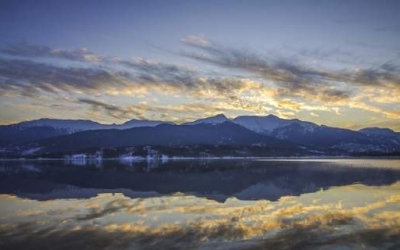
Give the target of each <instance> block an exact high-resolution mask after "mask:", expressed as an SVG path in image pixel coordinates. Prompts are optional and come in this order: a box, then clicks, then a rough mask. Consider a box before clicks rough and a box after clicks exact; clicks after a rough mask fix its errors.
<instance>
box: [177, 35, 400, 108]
mask: <svg viewBox="0 0 400 250" xmlns="http://www.w3.org/2000/svg"><path fill="white" fill-rule="evenodd" d="M183 41H184V43H185V44H187V45H190V46H191V47H193V48H196V49H198V50H200V51H201V52H202V53H199V52H184V53H183V55H184V56H186V57H189V58H192V59H195V60H198V61H202V62H207V63H211V64H214V65H217V66H221V67H225V68H232V69H239V70H244V71H247V72H250V73H253V74H255V75H257V76H259V77H262V78H263V79H265V80H267V81H271V82H272V83H273V84H274V85H275V86H276V87H277V88H278V92H279V95H280V96H283V97H299V98H302V99H304V100H306V99H307V100H314V101H324V102H333V103H334V102H339V101H343V100H346V99H349V98H351V97H352V96H354V95H357V93H354V91H353V90H352V89H353V88H362V87H365V86H374V87H376V88H380V87H384V88H394V89H395V91H397V92H398V93H400V74H399V67H398V65H395V64H394V63H393V62H387V63H384V64H382V65H380V66H377V67H375V68H367V69H356V70H331V69H323V68H311V67H308V66H306V65H304V64H302V63H299V62H293V60H290V59H285V58H277V57H271V56H263V55H260V54H257V53H253V52H249V51H246V50H237V49H232V48H226V47H223V46H220V45H217V44H213V43H211V42H209V43H208V46H202V45H198V43H196V42H195V39H193V37H191V39H184V40H183ZM307 53H313V54H315V53H316V52H315V51H312V52H307ZM318 53H319V52H318Z"/></svg>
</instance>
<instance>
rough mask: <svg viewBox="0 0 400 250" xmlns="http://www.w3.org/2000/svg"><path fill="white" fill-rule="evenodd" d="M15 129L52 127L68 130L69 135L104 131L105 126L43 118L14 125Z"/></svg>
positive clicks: (81, 121) (82, 121)
mask: <svg viewBox="0 0 400 250" xmlns="http://www.w3.org/2000/svg"><path fill="white" fill-rule="evenodd" d="M12 126H14V127H21V128H32V127H51V128H54V129H60V130H66V131H68V133H74V132H78V131H84V130H94V129H104V127H105V126H107V125H104V124H100V123H97V122H94V121H90V120H64V119H49V118H42V119H38V120H32V121H25V122H21V123H17V124H14V125H12Z"/></svg>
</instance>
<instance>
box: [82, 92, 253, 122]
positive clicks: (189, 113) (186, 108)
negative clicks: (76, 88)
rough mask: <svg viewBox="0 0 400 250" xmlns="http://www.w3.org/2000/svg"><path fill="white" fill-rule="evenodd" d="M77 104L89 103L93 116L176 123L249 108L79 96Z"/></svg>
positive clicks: (235, 105) (216, 104) (232, 105)
mask: <svg viewBox="0 0 400 250" xmlns="http://www.w3.org/2000/svg"><path fill="white" fill-rule="evenodd" d="M75 102H76V103H78V104H85V105H89V106H90V108H91V111H89V112H88V113H89V115H91V116H94V115H95V114H97V113H105V114H106V115H108V116H109V117H113V118H116V119H119V120H127V119H132V118H133V117H136V118H139V119H149V118H151V119H153V120H166V119H167V120H169V121H173V122H176V123H183V122H188V121H192V120H194V119H198V118H199V117H198V114H202V116H212V115H216V114H221V113H228V112H232V111H235V110H240V111H243V110H249V109H250V110H251V108H250V107H246V106H245V107H244V106H243V105H244V104H237V103H232V104H228V105H227V104H225V103H224V102H221V103H219V102H214V103H210V104H205V103H185V104H179V105H163V106H155V105H148V104H145V103H140V104H134V105H114V104H109V103H106V102H104V101H99V100H93V99H88V98H80V99H77V100H76V101H75Z"/></svg>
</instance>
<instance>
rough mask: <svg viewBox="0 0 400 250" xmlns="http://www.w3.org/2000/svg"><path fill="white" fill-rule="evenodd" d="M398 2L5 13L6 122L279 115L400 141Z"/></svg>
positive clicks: (57, 6) (104, 4)
mask: <svg viewBox="0 0 400 250" xmlns="http://www.w3.org/2000/svg"><path fill="white" fill-rule="evenodd" d="M399 9H400V2H399V1H339V0H338V1H66V0H56V1H33V0H32V1H28V0H26V1H11V0H3V1H1V2H0V103H1V106H2V108H1V112H0V123H1V124H9V123H13V122H18V121H22V120H30V119H37V118H41V117H51V118H73V119H92V120H96V121H100V122H105V123H112V122H116V123H121V122H124V121H126V120H129V119H133V118H139V119H153V120H168V121H174V122H178V123H179V122H183V121H188V120H192V119H196V118H201V117H204V116H208V115H215V114H218V113H224V114H226V115H227V116H228V117H235V116H238V115H267V114H270V113H272V114H275V115H278V116H280V117H285V118H294V117H296V118H300V119H304V120H310V121H313V122H316V123H318V124H326V125H331V126H339V127H348V128H353V129H357V128H360V127H365V126H381V127H382V126H385V127H390V128H393V129H395V130H400V97H399V96H400V45H399V44H400V43H399V42H398V41H400V15H398V10H399Z"/></svg>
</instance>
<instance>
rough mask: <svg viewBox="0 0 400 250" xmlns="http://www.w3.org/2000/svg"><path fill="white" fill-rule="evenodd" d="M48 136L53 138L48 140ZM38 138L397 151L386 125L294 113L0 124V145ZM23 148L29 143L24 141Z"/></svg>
mask: <svg viewBox="0 0 400 250" xmlns="http://www.w3.org/2000/svg"><path fill="white" fill-rule="evenodd" d="M138 129H139V130H138ZM140 129H143V130H140ZM86 132H90V133H86ZM120 132H121V133H120ZM60 136H62V137H60ZM53 137H54V140H51V139H52V138H53ZM67 137H70V139H68V138H67ZM107 138H108V139H107ZM41 140H42V141H44V140H46V141H47V142H51V145H48V147H49V148H52V147H53V146H54V145H58V144H60V143H61V144H62V143H65V145H64V146H62V145H59V146H58V148H59V149H62V148H66V147H68V148H69V150H73V149H74V148H76V149H78V147H79V149H83V148H82V147H86V146H88V147H89V146H90V147H92V148H93V147H99V146H100V145H103V146H106V145H108V146H115V147H117V146H129V145H163V146H167V145H174V146H176V145H235V146H240V145H241V146H243V147H245V146H246V145H261V146H262V145H270V146H272V144H274V145H278V144H281V145H285V147H286V148H290V147H292V148H298V146H301V148H303V149H305V150H310V151H312V152H330V151H332V152H337V153H346V152H351V153H354V152H384V153H388V152H399V151H400V133H398V132H394V131H393V130H390V129H385V128H365V129H361V130H359V131H354V130H349V129H343V128H334V127H328V126H324V125H317V124H315V123H312V122H307V121H301V120H298V119H282V118H279V117H277V116H274V115H268V116H238V117H236V118H234V119H232V120H230V119H228V118H227V117H226V116H225V115H223V114H220V115H216V116H212V117H208V118H203V119H199V120H196V121H193V122H188V123H184V124H181V125H176V124H173V123H170V122H163V121H149V120H136V119H133V120H130V121H127V122H125V123H123V124H101V123H97V122H94V121H90V120H60V119H39V120H34V121H26V122H21V123H17V124H13V125H3V126H1V125H0V146H7V145H11V147H14V146H15V145H18V147H19V146H20V145H25V144H26V143H29V142H33V144H35V145H36V144H37V145H43V146H45V145H47V144H46V143H45V144H42V143H41V142H40V141H41ZM278 141H279V142H280V143H278ZM33 144H32V145H33ZM290 145H291V146H290ZM26 148H27V149H31V148H30V147H29V146H28V147H26ZM53 149H54V148H53Z"/></svg>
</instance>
